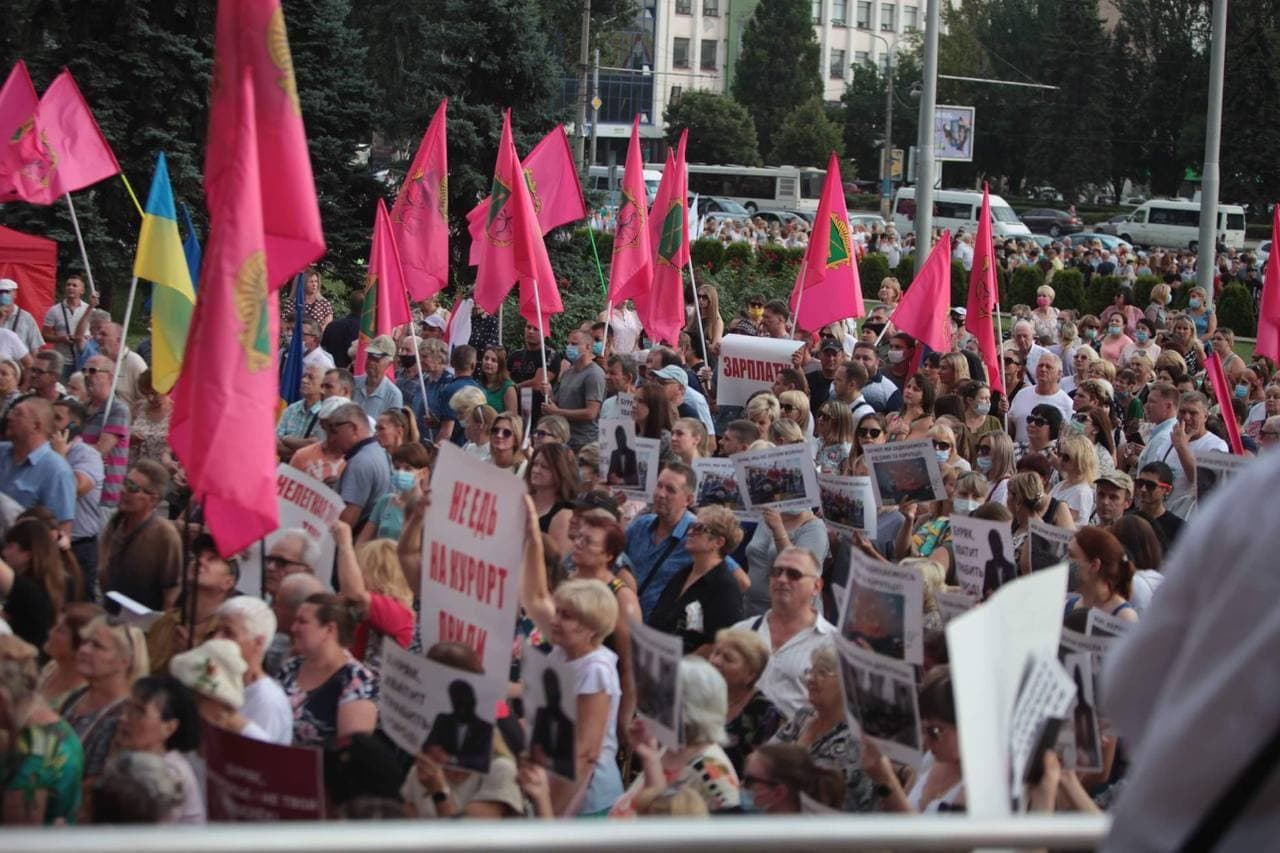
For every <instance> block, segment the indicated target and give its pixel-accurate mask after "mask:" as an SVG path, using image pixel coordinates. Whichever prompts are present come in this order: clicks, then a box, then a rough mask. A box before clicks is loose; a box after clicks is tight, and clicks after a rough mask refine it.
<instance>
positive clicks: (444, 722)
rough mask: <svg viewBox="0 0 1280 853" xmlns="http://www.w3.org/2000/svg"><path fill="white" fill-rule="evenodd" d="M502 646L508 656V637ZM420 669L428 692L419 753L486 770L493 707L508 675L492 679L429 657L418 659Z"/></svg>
mask: <svg viewBox="0 0 1280 853" xmlns="http://www.w3.org/2000/svg"><path fill="white" fill-rule="evenodd" d="M506 645H507V650H508V656H510V649H511V643H510V641H508V642H507V644H506ZM421 672H422V684H423V686H424V687H425V690H424V692H425V694H426V695H425V697H424V701H423V703H422V706H421V707H422V716H423V717H424V718H425V719H427V720H429V721H430V725H429V726H428V730H427V738H426V740H425V741H423V743H422V751H423V752H425V753H426V754H427V756H428V757H429V758H431V760H432V761H435V762H436V763H437V764H442V765H444V766H445V767H453V768H456V769H458V770H470V771H472V772H473V773H487V772H489V761H490V759H491V758H492V757H493V730H494V725H495V722H496V720H497V713H496V711H497V707H498V701H499V700H500V699H504V698H506V695H507V686H506V681H507V679H506V676H507V673H506V672H504V673H503V674H502V676H503V677H502V678H501V679H494V678H491V677H490V676H489V675H488V674H485V675H480V674H478V673H474V672H464V671H463V670H460V669H454V668H453V667H450V666H445V665H444V664H442V663H437V662H436V661H433V660H430V659H429V658H423V659H422V670H421ZM415 754H416V750H415Z"/></svg>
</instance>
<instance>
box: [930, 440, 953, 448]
mask: <svg viewBox="0 0 1280 853" xmlns="http://www.w3.org/2000/svg"><path fill="white" fill-rule="evenodd" d="M933 449H934V450H950V449H951V445H950V444H948V443H947V442H945V441H935V442H934V443H933Z"/></svg>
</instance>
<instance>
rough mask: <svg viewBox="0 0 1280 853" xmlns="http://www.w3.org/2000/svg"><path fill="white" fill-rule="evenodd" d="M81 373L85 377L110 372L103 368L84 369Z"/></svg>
mask: <svg viewBox="0 0 1280 853" xmlns="http://www.w3.org/2000/svg"><path fill="white" fill-rule="evenodd" d="M83 372H84V375H85V376H94V375H96V374H98V373H110V372H111V371H110V370H108V369H107V368H105V367H86V368H85V369H84V371H83Z"/></svg>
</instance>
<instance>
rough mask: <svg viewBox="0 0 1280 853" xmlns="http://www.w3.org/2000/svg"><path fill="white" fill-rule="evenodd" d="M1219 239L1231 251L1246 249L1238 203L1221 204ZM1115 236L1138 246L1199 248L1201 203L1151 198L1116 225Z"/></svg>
mask: <svg viewBox="0 0 1280 853" xmlns="http://www.w3.org/2000/svg"><path fill="white" fill-rule="evenodd" d="M1216 230H1217V234H1218V238H1219V239H1221V240H1222V242H1223V243H1224V244H1225V245H1226V246H1227V248H1229V249H1243V248H1244V233H1245V229H1244V208H1243V207H1242V206H1240V205H1238V204H1220V205H1218V227H1217V229H1216ZM1116 236H1118V237H1119V238H1120V239H1121V240H1126V241H1128V242H1130V243H1132V244H1134V245H1135V246H1164V247H1166V248H1170V249H1181V248H1183V247H1186V248H1188V249H1191V250H1192V251H1195V250H1196V249H1197V248H1198V247H1199V245H1200V202H1198V201H1186V200H1185V199H1165V198H1159V199H1152V200H1151V201H1144V202H1143V203H1142V204H1140V205H1138V209H1137V210H1135V211H1133V212H1132V213H1130V214H1129V216H1128V217H1127V218H1126V219H1125V220H1124V221H1123V222H1118V223H1116Z"/></svg>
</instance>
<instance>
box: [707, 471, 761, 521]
mask: <svg viewBox="0 0 1280 853" xmlns="http://www.w3.org/2000/svg"><path fill="white" fill-rule="evenodd" d="M693 472H694V473H695V474H697V475H698V498H697V500H696V501H694V505H695V506H700V507H701V506H711V505H712V504H719V505H720V506H723V507H727V508H729V509H731V510H733V513H734V515H736V516H737V517H738V520H739V521H741V520H743V519H746V518H751V517H753V516H754V513H751V512H748V511H747V504H746V502H745V501H744V500H743V498H742V490H741V489H740V488H739V487H738V466H737V465H735V464H734V463H733V460H732V459H721V458H718V457H702V458H699V459H695V460H693Z"/></svg>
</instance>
